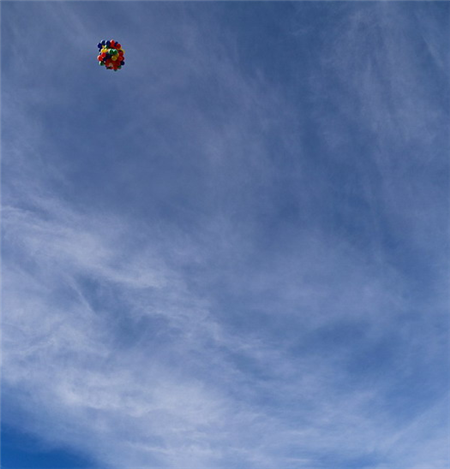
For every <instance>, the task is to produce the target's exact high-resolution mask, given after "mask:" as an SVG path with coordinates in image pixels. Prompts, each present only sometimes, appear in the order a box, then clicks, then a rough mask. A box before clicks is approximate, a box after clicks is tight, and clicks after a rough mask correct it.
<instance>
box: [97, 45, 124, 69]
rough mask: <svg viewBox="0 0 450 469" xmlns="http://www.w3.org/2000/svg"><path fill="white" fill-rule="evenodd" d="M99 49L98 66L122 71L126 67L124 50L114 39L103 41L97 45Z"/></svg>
mask: <svg viewBox="0 0 450 469" xmlns="http://www.w3.org/2000/svg"><path fill="white" fill-rule="evenodd" d="M97 47H98V49H99V53H98V57H97V60H98V64H99V65H103V66H105V67H106V68H108V69H109V70H114V71H115V72H117V70H120V69H121V68H122V67H123V66H124V65H125V57H124V55H123V54H124V52H125V51H124V50H123V49H122V46H121V45H120V44H119V43H118V42H117V41H114V39H111V40H110V41H102V42H99V43H98V44H97Z"/></svg>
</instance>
